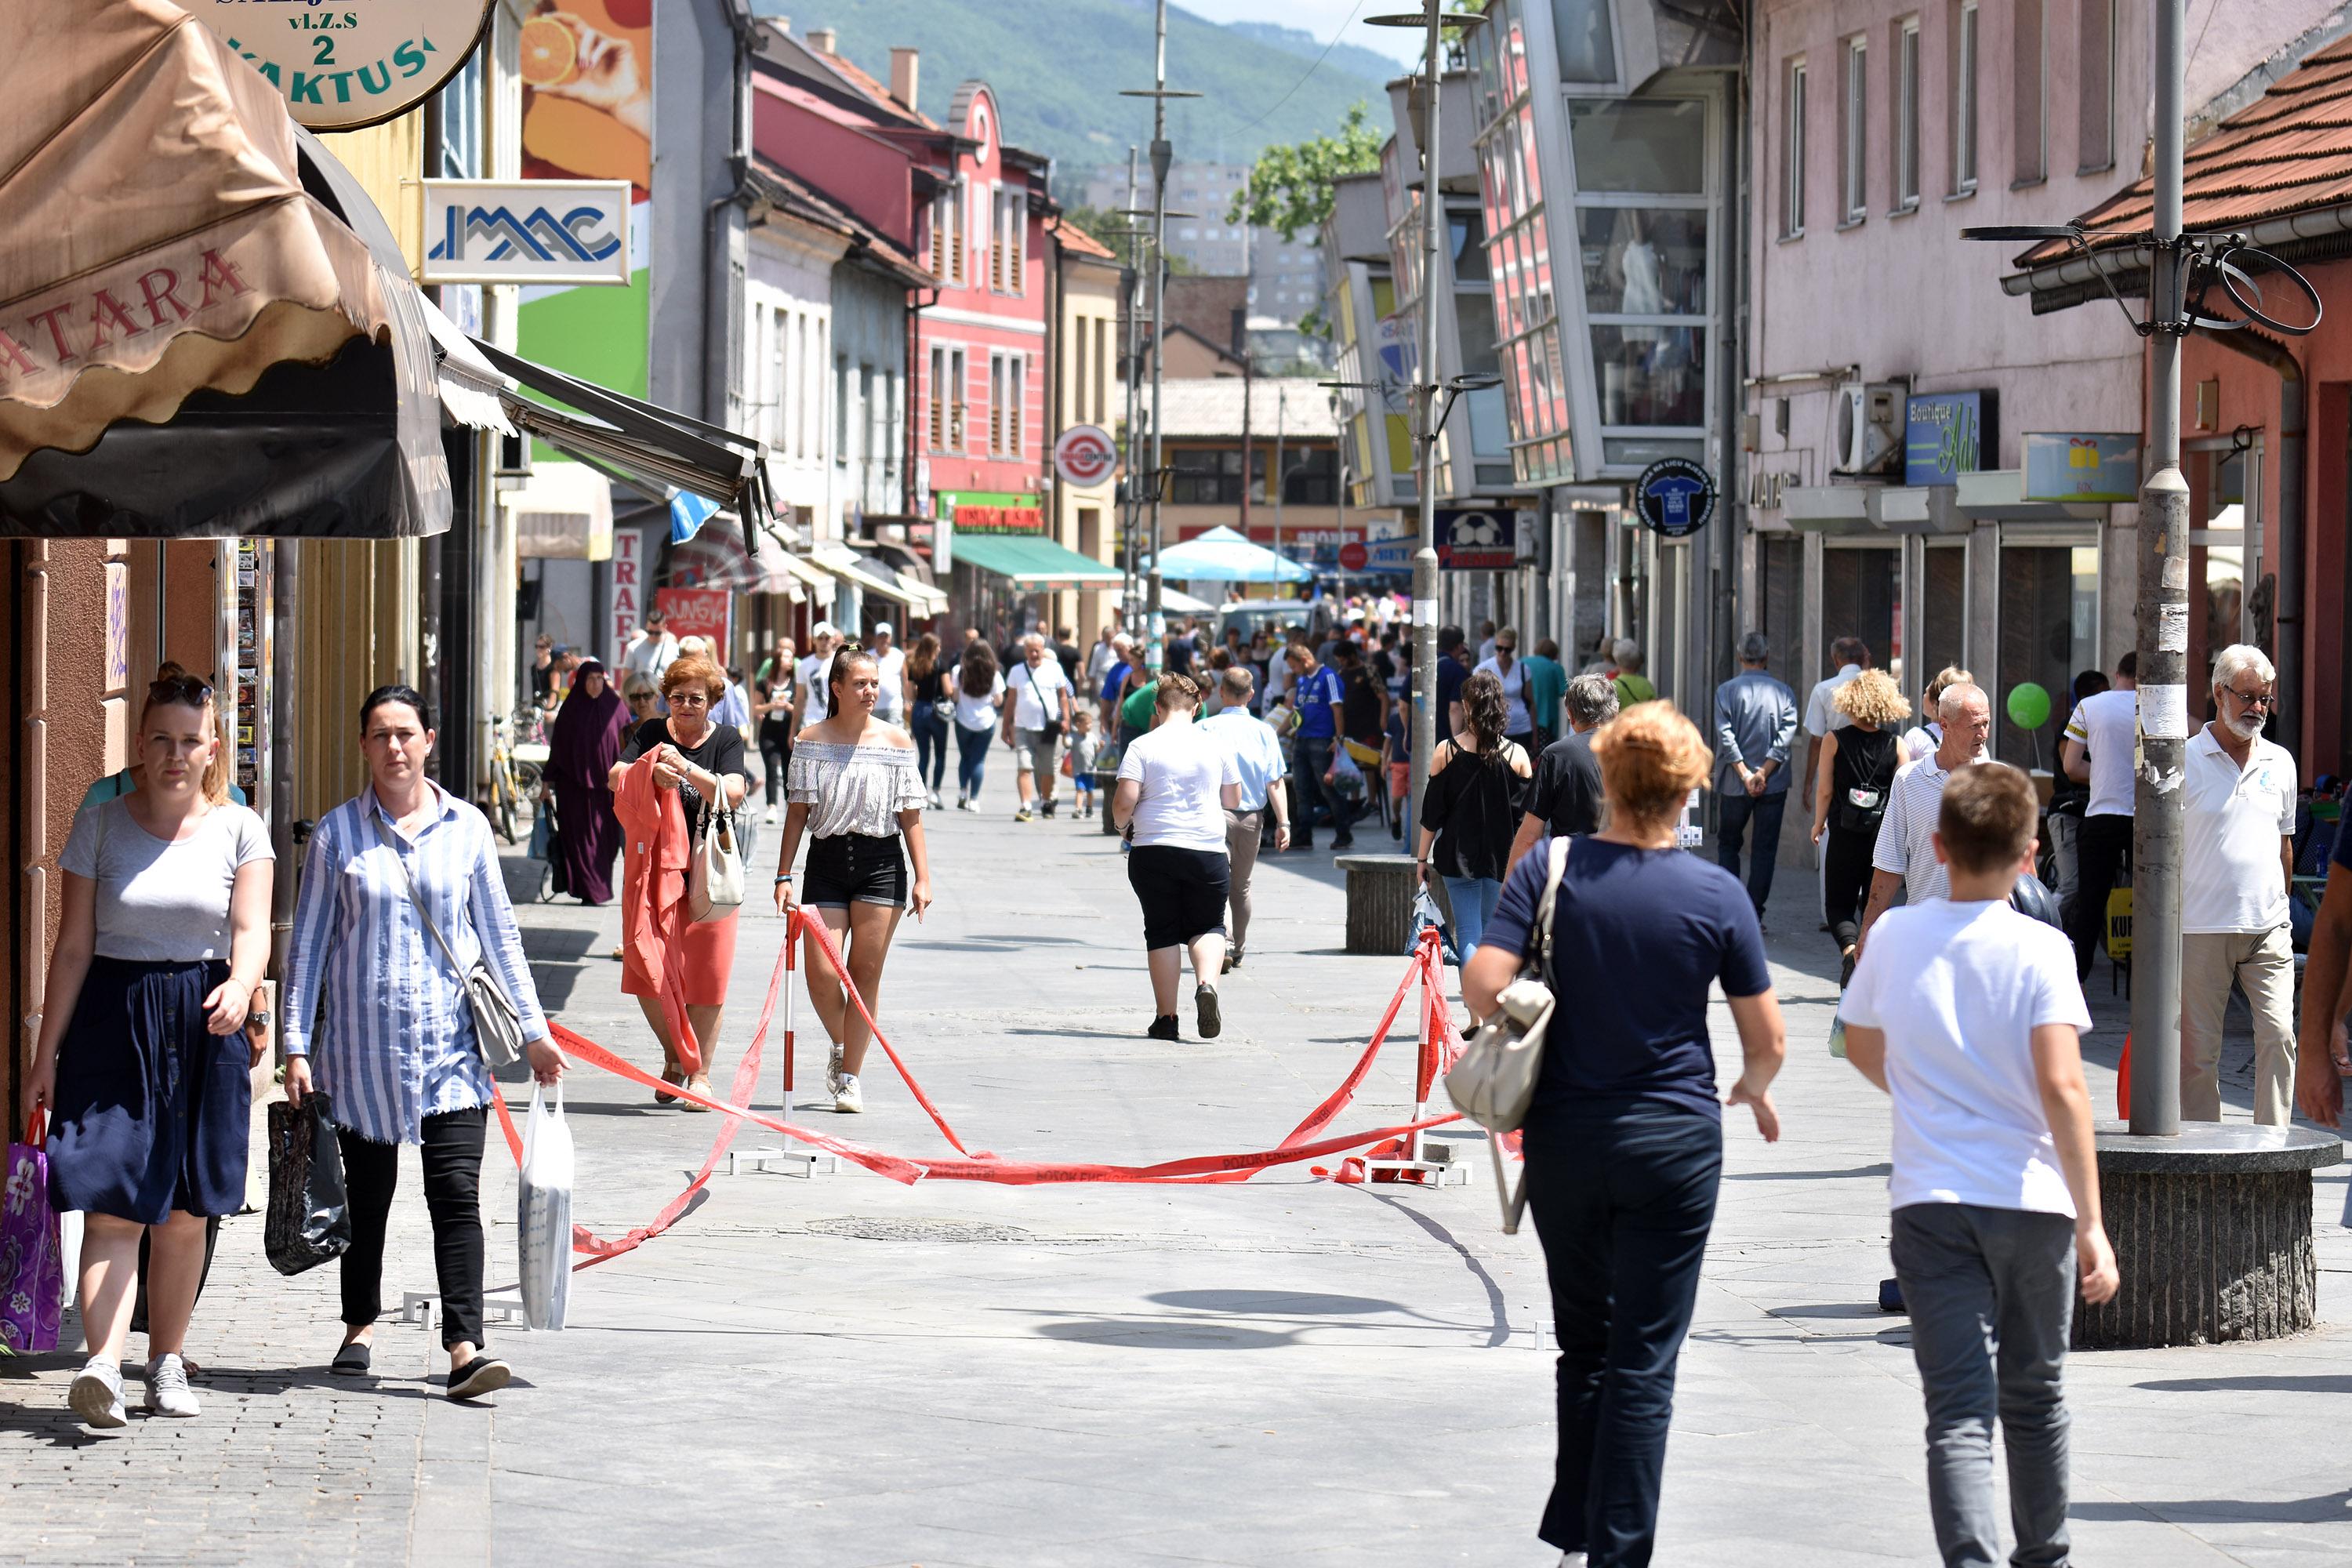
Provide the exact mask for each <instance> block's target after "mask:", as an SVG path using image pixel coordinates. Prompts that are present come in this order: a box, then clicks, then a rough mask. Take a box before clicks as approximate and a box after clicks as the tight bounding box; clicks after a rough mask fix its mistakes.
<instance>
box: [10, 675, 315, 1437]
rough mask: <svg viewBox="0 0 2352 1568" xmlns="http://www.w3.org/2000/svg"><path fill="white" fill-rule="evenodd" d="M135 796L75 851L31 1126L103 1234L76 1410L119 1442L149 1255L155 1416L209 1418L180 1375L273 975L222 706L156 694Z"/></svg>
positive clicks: (234, 1187) (31, 1086)
mask: <svg viewBox="0 0 2352 1568" xmlns="http://www.w3.org/2000/svg"><path fill="white" fill-rule="evenodd" d="M137 746H138V752H139V760H140V763H141V764H142V767H143V769H144V779H143V782H142V784H141V787H140V788H139V790H138V792H137V793H136V794H133V795H126V796H123V797H121V798H120V799H116V800H110V801H106V802H104V803H102V804H100V805H95V806H92V807H91V808H90V809H89V810H87V811H85V812H83V813H81V814H80V815H79V816H78V817H77V818H76V819H75V821H74V826H73V833H72V835H71V837H68V839H67V840H66V847H65V853H64V854H63V855H62V856H61V857H59V864H60V865H61V866H62V867H63V868H64V870H65V873H66V875H65V900H64V903H65V919H64V923H63V924H62V926H61V927H60V928H59V930H58V942H57V948H56V950H55V952H53V953H52V954H51V956H50V960H49V982H48V991H47V997H48V1000H47V1006H46V1009H45V1011H44V1012H43V1014H42V1018H41V1038H40V1044H39V1046H38V1047H37V1049H36V1051H35V1053H34V1057H33V1070H32V1074H31V1076H30V1077H29V1078H28V1079H26V1085H25V1111H26V1116H27V1117H28V1118H29V1117H30V1116H31V1114H32V1112H33V1110H34V1108H35V1107H37V1106H46V1107H47V1110H48V1113H49V1117H50V1128H49V1141H48V1152H49V1201H50V1203H51V1204H52V1205H54V1206H56V1207H57V1208H59V1209H79V1210H83V1211H85V1212H86V1214H87V1215H88V1218H87V1223H86V1227H85V1229H84V1232H83V1241H82V1250H81V1281H80V1284H81V1302H82V1320H83V1326H84V1331H85V1335H86V1337H87V1339H88V1340H89V1347H90V1357H89V1364H87V1365H86V1366H84V1367H83V1368H82V1370H81V1373H80V1375H79V1376H77V1377H76V1378H75V1379H74V1381H73V1386H72V1388H71V1389H70V1390H69V1391H68V1394H67V1399H68V1403H69V1404H70V1405H72V1406H73V1409H74V1412H75V1413H76V1414H77V1415H80V1416H81V1417H82V1419H83V1420H85V1421H87V1422H88V1423H89V1425H90V1426H121V1425H123V1423H124V1419H125V1418H124V1415H123V1411H122V1346H123V1340H124V1338H125V1336H127V1335H128V1334H129V1332H130V1329H131V1292H132V1287H133V1285H134V1284H135V1282H136V1279H137V1275H138V1258H139V1239H140V1237H141V1235H142V1233H151V1234H152V1241H151V1248H150V1260H149V1263H148V1280H147V1283H148V1292H147V1294H148V1334H147V1347H148V1357H147V1408H148V1409H149V1410H150V1411H151V1412H152V1413H154V1414H156V1415H195V1414H196V1398H195V1395H194V1394H192V1393H191V1392H190V1391H189V1389H188V1377H187V1370H186V1368H185V1367H184V1365H183V1363H182V1362H181V1359H180V1352H181V1345H182V1342H183V1341H184V1339H185V1338H186V1335H187V1331H188V1319H189V1316H190V1315H191V1314H192V1313H193V1312H194V1309H195V1301H196V1286H197V1282H198V1280H199V1279H200V1278H201V1277H202V1273H203V1269H204V1256H205V1219H206V1218H208V1217H211V1216H214V1215H228V1214H234V1213H236V1210H237V1209H238V1208H239V1207H241V1206H242V1205H243V1204H244V1201H245V1166H246V1145H247V1139H248V1137H249V1135H250V1127H251V1121H252V1105H251V1093H250V1085H251V1078H250V1074H251V1072H252V1070H253V1068H254V1066H255V1065H256V1063H257V1062H258V1061H259V1060H260V1057H261V1052H262V1050H263V1048H264V1047H263V1043H262V1042H263V1040H264V1039H265V1038H266V1036H264V1035H262V1034H261V1033H259V1032H258V1031H256V1032H254V1033H252V1034H251V1035H250V1036H249V1037H248V1033H247V1021H248V1015H249V1011H250V1006H251V1003H252V1001H253V991H254V987H255V986H256V985H257V984H260V981H261V976H262V970H263V967H264V965H265V964H266V963H268V958H269V889H270V874H271V871H272V869H273V867H272V865H271V854H270V847H269V836H268V832H267V831H265V830H264V828H263V826H262V824H261V818H259V817H258V816H255V815H254V814H253V813H252V812H251V811H249V810H247V808H246V807H244V806H241V805H235V804H232V803H231V802H230V800H229V798H228V770H227V766H226V756H225V752H226V748H225V747H224V746H223V745H222V744H221V739H220V720H219V716H218V714H217V713H216V712H215V710H214V707H213V696H212V688H211V687H209V686H206V685H205V683H204V682H202V681H201V680H198V679H195V678H194V677H193V676H180V677H176V678H174V679H168V680H159V681H157V682H156V683H155V684H154V685H153V686H152V687H150V688H149V689H148V694H147V702H146V706H145V707H144V709H143V710H142V711H141V713H140V717H139V730H138V734H137Z"/></svg>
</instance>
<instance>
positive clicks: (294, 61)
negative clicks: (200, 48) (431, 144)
mask: <svg viewBox="0 0 2352 1568" xmlns="http://www.w3.org/2000/svg"><path fill="white" fill-rule="evenodd" d="M493 3H494V0H343V4H341V5H316V4H297V3H294V0H194V4H191V5H189V6H188V9H189V11H190V12H191V13H193V14H194V16H195V17H196V19H197V20H198V21H201V22H203V23H204V24H205V26H209V27H210V28H212V30H213V31H214V32H215V33H218V34H219V35H220V36H221V37H223V38H224V39H226V40H227V43H228V47H230V48H232V49H235V50H236V52H237V53H238V54H240V55H242V56H244V57H245V59H246V62H247V64H249V65H251V66H252V67H253V68H254V69H255V70H257V71H259V72H260V73H261V74H262V76H263V77H264V78H265V79H268V82H269V85H270V86H272V87H274V88H276V89H278V91H279V92H281V93H284V94H285V95H286V107H287V109H288V110H289V111H291V113H292V114H293V116H294V121H295V123H297V124H299V125H302V126H306V127H308V128H309V129H310V130H312V131H356V130H358V129H359V128H360V127H362V126H365V125H376V124H381V123H382V122H383V121H387V120H392V119H396V118H397V117H399V116H400V115H402V114H404V113H406V112H407V111H408V110H411V109H414V108H415V107H416V105H417V104H419V103H422V102H423V101H424V100H426V99H428V98H430V97H432V96H433V95H434V94H435V93H436V92H437V91H439V90H440V89H441V84H442V83H444V82H446V81H447V80H448V79H450V78H451V77H452V76H454V75H456V74H457V68H458V67H460V66H462V65H464V64H465V63H466V57H467V56H468V55H470V54H472V53H473V52H474V46H475V44H476V43H477V42H478V41H479V40H480V38H481V37H482V31H483V29H484V27H486V26H488V22H489V17H490V7H491V5H492V4H493Z"/></svg>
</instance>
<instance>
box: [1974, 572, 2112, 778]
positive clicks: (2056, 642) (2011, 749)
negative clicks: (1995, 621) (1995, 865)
mask: <svg viewBox="0 0 2352 1568" xmlns="http://www.w3.org/2000/svg"><path fill="white" fill-rule="evenodd" d="M1999 615H2000V632H1999V647H1998V650H1997V655H1996V658H1995V659H1994V661H1993V676H1994V684H1993V687H1992V688H1991V689H1990V691H1989V692H1988V695H1989V696H1990V697H1991V699H1992V709H1993V755H1994V756H1996V757H1998V758H2000V760H2001V761H2002V762H2004V763H2014V764H2015V765H2017V766H2018V767H2021V768H2042V769H2044V770H2051V769H2054V767H2055V765H2056V763H2055V758H2056V757H2057V754H2058V737H2059V734H2060V731H2062V730H2063V728H2064V726H2065V721H2066V709H2067V701H2068V693H2069V692H2071V691H2072V690H2073V689H2074V677H2075V675H2076V673H2077V672H2079V671H2082V670H2085V669H2096V668H2099V645H2098V635H2099V552H2098V548H2097V546H2096V544H2095V542H2072V541H2059V540H2050V541H2047V542H2045V541H2043V540H2041V539H2037V538H2033V537H2032V536H2027V537H2025V538H2022V539H2017V540H2015V541H2014V542H2012V537H2011V531H2010V530H2006V529H2005V530H2004V531H2003V538H2002V540H2001V545H2000V609H1999ZM1977 675H1978V679H1979V683H1980V684H1981V682H1982V679H1983V676H1984V671H1983V670H1982V669H1979V670H1978V672H1977ZM2028 680H2030V681H2032V682H2034V683H2035V684H2036V685H2039V686H2040V687H2041V688H2042V689H2043V690H2044V691H2047V692H2048V693H2049V694H2050V719H2049V721H2048V722H2047V723H2045V724H2044V725H2042V728H2041V729H2040V730H2036V731H2027V730H2021V729H2019V728H2018V727H2017V726H2016V725H2015V724H2013V723H2011V721H2010V718H2009V712H2008V708H2009V693H2010V692H2011V689H2014V688H2015V687H2016V686H2017V685H2018V684H2019V683H2020V682H2021V681H2028Z"/></svg>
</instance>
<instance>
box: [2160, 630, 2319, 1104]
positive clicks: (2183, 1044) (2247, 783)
mask: <svg viewBox="0 0 2352 1568" xmlns="http://www.w3.org/2000/svg"><path fill="white" fill-rule="evenodd" d="M2277 680H2278V672H2277V671H2276V670H2274V669H2273V668H2271V661H2270V660H2269V659H2268V658H2265V657H2264V656H2263V650H2262V649H2260V648H2258V647H2253V646H2252V645H2251V644H2247V643H2237V644H2234V645H2232V646H2231V647H2225V648H2223V649H2222V650H2221V654H2220V655H2219V656H2218V657H2217V658H2215V659H2214V660H2213V703H2214V710H2215V712H2216V714H2217V715H2218V716H2217V717H2216V718H2215V719H2214V720H2213V721H2212V722H2211V723H2210V724H2208V725H2206V726H2205V727H2204V728H2203V729H2202V730H2200V731H2197V733H2196V734H2195V735H2193V736H2191V737H2190V738H2189V752H2188V765H2187V768H2186V770H2185V773H2186V776H2185V777H2184V778H2183V780H2182V785H2181V804H2182V809H2183V812H2184V820H2183V822H2182V824H2181V832H2182V840H2183V843H2182V849H2183V854H2182V866H2181V888H2180V931H2181V936H2180V1114H2181V1115H2182V1116H2183V1117H2184V1118H2187V1119H2188V1120H2189V1121H2220V1120H2221V1075H2220V1071H2219V1068H2220V1065H2221V1021H2222V1017H2223V1015H2224V1013H2225V1012H2226V1011H2227V1009H2228V1007H2229V1004H2230V986H2231V983H2232V982H2233V981H2234V982H2235V983H2236V984H2238V986H2239V987H2240V988H2242V990H2243V991H2244V992H2245V994H2246V1004H2247V1007H2248V1009H2249V1010H2250V1011H2251V1012H2252V1014H2253V1016H2254V1120H2255V1121H2257V1122H2260V1123H2262V1124H2263V1125H2264V1126H2270V1127H2283V1126H2284V1125H2285V1124H2286V1120H2287V1115H2288V1112H2289V1111H2290V1110H2291V1109H2292V1100H2291V1096H2292V1094H2293V1091H2294V937H2293V934H2292V932H2291V931H2290V930H2289V928H2288V923H2287V889H2288V888H2289V887H2290V886H2291V885H2292V881H2291V879H2292V878H2293V877H2294V804H2295V776H2294V757H2292V756H2290V755H2289V754H2288V753H2287V750H2286V748H2285V747H2284V746H2282V745H2279V744H2278V743H2276V742H2272V741H2266V740H2264V739H2263V721H2264V720H2265V719H2267V718H2268V717H2269V716H2270V714H2271V711H2272V708H2273V703H2275V701H2276V700H2277V698H2276V695H2275V693H2276V690H2277Z"/></svg>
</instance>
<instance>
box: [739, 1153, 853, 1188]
mask: <svg viewBox="0 0 2352 1568" xmlns="http://www.w3.org/2000/svg"><path fill="white" fill-rule="evenodd" d="M770 1166H774V1167H775V1168H776V1169H778V1170H780V1171H782V1173H784V1174H785V1175H787V1176H799V1177H801V1178H802V1179H803V1180H804V1181H805V1180H808V1179H811V1178H813V1177H814V1176H815V1175H816V1173H818V1172H820V1171H822V1172H824V1173H825V1174H826V1175H828V1176H837V1175H839V1174H840V1173H841V1156H840V1155H838V1154H828V1153H826V1152H824V1151H823V1150H821V1149H743V1150H730V1151H729V1152H728V1154H727V1173H728V1174H729V1175H730V1176H734V1175H740V1174H741V1173H743V1171H744V1170H745V1169H747V1168H748V1169H750V1170H753V1171H765V1170H767V1169H768V1168H769V1167H770ZM795 1167H797V1169H795Z"/></svg>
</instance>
